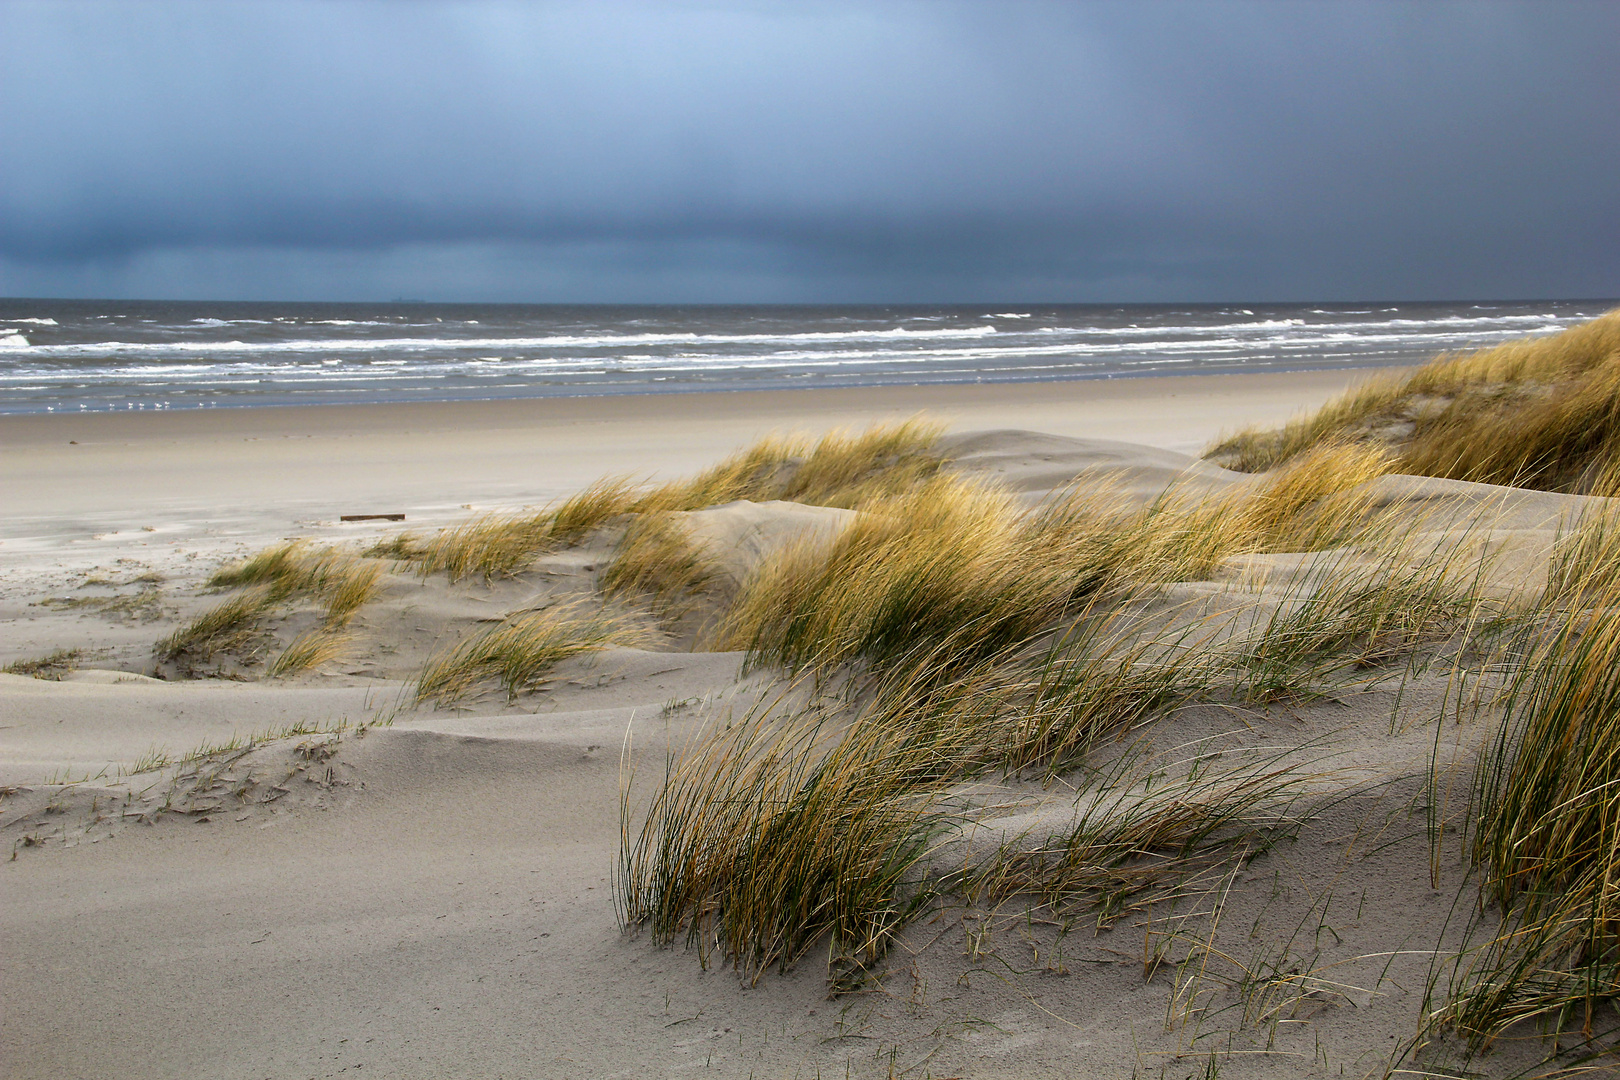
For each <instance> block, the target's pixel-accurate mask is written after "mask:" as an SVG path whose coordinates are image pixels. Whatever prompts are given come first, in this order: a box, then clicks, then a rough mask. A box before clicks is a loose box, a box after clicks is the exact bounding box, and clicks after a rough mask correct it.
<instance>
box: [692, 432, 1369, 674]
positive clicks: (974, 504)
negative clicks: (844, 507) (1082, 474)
mask: <svg viewBox="0 0 1620 1080" xmlns="http://www.w3.org/2000/svg"><path fill="white" fill-rule="evenodd" d="M1387 467H1388V459H1387V456H1386V455H1384V454H1382V453H1381V452H1379V451H1377V450H1364V449H1361V448H1357V447H1340V446H1332V447H1325V448H1322V449H1320V450H1318V451H1317V452H1315V453H1313V454H1309V455H1306V456H1304V457H1302V458H1301V459H1300V460H1299V461H1298V462H1296V463H1294V464H1293V465H1292V466H1291V467H1289V468H1287V469H1284V470H1282V471H1280V472H1279V473H1278V474H1276V475H1275V476H1271V477H1268V478H1266V479H1265V481H1264V482H1262V483H1260V484H1258V485H1256V486H1254V487H1252V488H1249V487H1246V488H1243V489H1241V490H1237V491H1234V492H1232V493H1231V494H1228V495H1224V496H1219V497H1215V498H1213V499H1211V500H1209V501H1206V502H1203V503H1193V502H1190V501H1186V500H1183V499H1182V498H1180V497H1178V496H1176V495H1174V494H1171V495H1167V496H1165V497H1164V498H1161V499H1160V500H1158V501H1156V502H1155V503H1154V504H1152V505H1150V506H1148V507H1147V508H1145V509H1132V508H1129V507H1126V506H1122V505H1121V503H1120V502H1119V500H1118V499H1116V498H1115V497H1114V496H1113V495H1112V493H1111V492H1109V491H1108V490H1107V489H1106V488H1100V489H1099V488H1080V489H1076V490H1074V491H1071V492H1070V493H1069V494H1068V495H1067V496H1066V497H1065V498H1063V499H1061V500H1058V501H1056V502H1054V503H1053V504H1052V505H1051V506H1049V507H1046V508H1045V509H1044V510H1043V511H1042V512H1041V513H1038V514H1036V515H1034V516H1031V515H1029V514H1027V513H1025V512H1024V511H1023V510H1022V508H1020V507H1019V506H1018V505H1017V504H1016V503H1015V502H1014V501H1013V500H1012V499H1011V497H1010V496H1009V495H1007V494H1006V493H1004V492H1002V491H999V490H997V489H994V488H989V487H984V486H979V485H974V484H970V483H967V482H964V481H962V480H960V479H956V478H953V477H939V478H937V479H935V480H932V481H930V482H928V483H927V484H924V485H923V486H921V487H919V488H916V489H914V490H913V491H911V492H910V493H908V494H906V495H903V496H900V497H897V498H895V499H892V500H887V501H882V502H876V503H871V504H868V505H867V507H866V509H865V512H863V513H862V514H861V516H860V517H859V518H858V519H857V520H856V521H855V522H854V523H853V524H852V525H850V526H849V527H848V528H846V529H844V530H843V531H841V532H840V533H839V534H838V535H837V536H835V537H833V538H832V539H830V540H818V541H810V542H805V543H800V544H797V545H790V546H789V547H787V548H785V549H784V550H782V551H781V552H779V553H778V554H777V555H775V556H774V557H773V558H771V559H769V560H767V561H766V562H765V563H764V564H762V566H761V567H760V568H759V569H758V570H757V571H756V572H755V573H754V574H753V575H752V576H751V577H750V579H749V580H748V581H747V582H745V583H744V585H743V588H742V590H741V593H740V595H739V597H738V599H737V601H736V603H735V605H734V606H733V608H732V609H731V611H730V613H729V614H728V616H727V618H726V620H725V622H724V624H723V625H722V627H721V629H720V631H719V635H718V640H719V643H720V645H721V647H724V648H734V649H747V650H748V651H749V652H750V654H751V655H752V657H753V660H754V662H755V663H762V662H763V663H776V664H781V665H783V666H785V667H787V668H789V669H799V668H815V669H818V670H822V671H827V670H831V669H834V668H837V667H839V666H841V665H845V664H849V663H851V662H854V661H857V660H859V661H861V662H864V663H866V664H868V665H872V666H875V667H880V668H881V667H886V666H892V665H895V664H897V663H901V662H903V661H904V659H905V658H906V657H908V656H912V655H915V654H918V653H928V654H931V655H933V656H934V657H935V658H936V659H937V660H939V661H940V662H941V663H942V664H944V665H945V666H949V667H953V668H960V667H961V666H963V665H971V664H973V663H976V662H978V661H981V660H984V659H986V658H988V657H990V656H993V655H995V654H997V653H999V652H1001V651H1004V650H1006V649H1009V648H1014V647H1016V646H1018V645H1020V644H1022V643H1026V642H1028V641H1029V640H1030V639H1031V638H1032V637H1033V636H1034V635H1036V634H1038V633H1039V632H1041V631H1042V630H1044V629H1046V628H1049V627H1051V626H1053V625H1054V624H1055V623H1056V622H1057V621H1058V620H1059V619H1060V618H1061V617H1063V616H1064V614H1065V613H1066V612H1071V611H1073V610H1075V608H1076V605H1078V604H1081V603H1082V602H1084V601H1086V600H1087V598H1089V597H1092V596H1094V595H1097V594H1099V593H1101V592H1103V591H1104V590H1106V589H1109V588H1110V587H1119V586H1125V585H1129V584H1135V583H1141V582H1144V581H1147V582H1152V581H1177V580H1197V579H1200V578H1204V577H1207V576H1208V575H1209V573H1210V572H1211V571H1212V570H1213V569H1214V567H1215V566H1216V565H1217V564H1218V563H1219V562H1220V560H1221V559H1223V558H1226V557H1229V556H1231V555H1234V554H1238V553H1243V552H1256V551H1271V550H1296V551H1297V550H1311V549H1313V548H1321V547H1325V546H1329V545H1332V544H1336V543H1340V542H1343V541H1344V540H1345V539H1346V538H1347V537H1348V536H1350V535H1352V534H1353V533H1354V532H1355V530H1356V529H1357V527H1358V526H1359V523H1360V522H1361V521H1362V520H1363V519H1364V518H1365V517H1366V514H1367V509H1368V505H1369V504H1368V497H1367V496H1366V495H1365V494H1364V491H1365V487H1364V485H1365V482H1366V481H1367V480H1368V479H1371V478H1373V477H1376V476H1378V475H1381V474H1382V472H1383V471H1385V470H1386V469H1387ZM945 641H950V642H952V643H953V645H954V646H955V650H956V655H955V656H954V657H953V658H951V659H949V660H947V659H946V658H945V657H943V656H942V655H941V654H939V653H938V651H937V647H938V646H939V644H940V643H942V642H945Z"/></svg>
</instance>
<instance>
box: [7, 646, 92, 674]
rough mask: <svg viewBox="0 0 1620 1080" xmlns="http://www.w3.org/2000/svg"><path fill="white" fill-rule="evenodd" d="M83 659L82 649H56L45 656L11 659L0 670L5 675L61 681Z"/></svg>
mask: <svg viewBox="0 0 1620 1080" xmlns="http://www.w3.org/2000/svg"><path fill="white" fill-rule="evenodd" d="M83 659H84V650H83V649H57V650H56V651H55V652H52V653H50V654H48V655H46V656H41V657H37V658H35V659H33V660H13V661H12V662H11V663H9V664H7V665H6V666H5V667H3V668H0V671H3V672H5V673H6V674H7V675H27V676H28V677H29V678H32V679H43V680H44V681H46V682H61V681H62V679H63V678H64V677H66V676H67V675H68V674H69V673H70V672H72V671H74V670H75V669H77V668H78V666H79V661H80V660H83Z"/></svg>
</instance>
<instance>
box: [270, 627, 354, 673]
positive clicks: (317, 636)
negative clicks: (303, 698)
mask: <svg viewBox="0 0 1620 1080" xmlns="http://www.w3.org/2000/svg"><path fill="white" fill-rule="evenodd" d="M352 641H353V639H352V637H351V635H349V634H347V633H345V632H343V631H342V630H333V629H330V628H328V627H319V628H317V629H314V630H310V631H308V632H307V633H304V634H300V635H299V636H298V637H296V638H294V639H293V640H292V641H291V642H290V643H289V644H288V645H287V647H286V648H285V649H283V650H282V651H281V653H280V655H278V656H277V657H276V658H275V659H274V660H272V661H271V662H270V666H269V667H268V668H267V669H266V671H265V674H267V675H269V676H270V677H271V678H273V679H274V678H279V677H280V676H283V675H293V674H296V673H298V672H300V671H309V670H312V669H314V668H318V667H320V666H321V665H322V664H329V663H331V662H333V661H334V660H338V659H340V658H341V657H342V656H343V655H344V653H345V652H347V651H348V648H349V646H350V644H352Z"/></svg>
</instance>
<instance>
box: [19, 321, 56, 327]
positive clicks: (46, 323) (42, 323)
mask: <svg viewBox="0 0 1620 1080" xmlns="http://www.w3.org/2000/svg"><path fill="white" fill-rule="evenodd" d="M11 321H12V322H16V323H32V324H33V325H35V326H56V325H57V322H56V320H55V319H12V320H11Z"/></svg>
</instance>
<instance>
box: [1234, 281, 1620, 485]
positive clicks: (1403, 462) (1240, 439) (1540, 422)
mask: <svg viewBox="0 0 1620 1080" xmlns="http://www.w3.org/2000/svg"><path fill="white" fill-rule="evenodd" d="M1344 440H1353V441H1363V442H1375V443H1383V444H1386V445H1388V446H1390V447H1391V448H1392V449H1393V450H1394V451H1395V453H1396V454H1397V456H1398V462H1397V465H1396V467H1397V469H1398V471H1400V472H1403V473H1410V474H1416V475H1423V476H1443V477H1448V478H1451V479H1455V480H1474V481H1480V482H1484V483H1492V484H1509V485H1516V486H1521V487H1533V488H1542V489H1546V490H1551V491H1585V490H1590V488H1591V487H1592V485H1593V483H1594V481H1595V478H1596V477H1597V476H1598V475H1599V474H1601V473H1603V472H1605V471H1606V469H1607V468H1608V467H1609V466H1610V465H1611V463H1613V462H1614V461H1616V460H1620V311H1611V312H1609V313H1607V314H1605V315H1602V316H1600V317H1599V318H1596V319H1593V320H1591V321H1590V322H1587V323H1583V324H1581V325H1579V326H1574V327H1570V328H1569V329H1567V330H1564V331H1562V332H1560V333H1557V334H1552V335H1549V336H1546V337H1537V338H1527V339H1523V340H1519V341H1510V342H1507V343H1505V344H1502V345H1497V346H1495V347H1493V348H1489V349H1482V350H1479V351H1477V352H1473V353H1466V354H1461V355H1455V354H1453V355H1443V356H1440V357H1438V358H1436V359H1435V360H1433V361H1431V362H1429V363H1428V364H1425V365H1424V366H1423V367H1421V368H1419V369H1418V370H1417V371H1415V372H1413V373H1411V374H1410V375H1408V376H1406V377H1404V378H1402V377H1392V376H1379V377H1375V378H1373V379H1371V380H1368V381H1367V382H1366V383H1364V384H1362V385H1361V386H1359V387H1357V388H1355V389H1353V390H1350V391H1349V392H1347V393H1346V394H1344V395H1342V396H1340V397H1339V398H1337V399H1335V400H1333V401H1331V402H1329V403H1328V404H1327V405H1325V406H1323V407H1322V408H1321V409H1319V410H1317V411H1316V412H1315V413H1313V414H1311V415H1310V416H1306V417H1303V418H1301V419H1298V420H1295V421H1292V422H1291V423H1289V424H1287V425H1285V426H1284V427H1282V428H1280V429H1276V430H1272V431H1263V430H1249V431H1244V432H1240V433H1239V434H1237V435H1234V436H1232V437H1231V438H1228V439H1226V440H1224V441H1223V442H1221V443H1219V444H1218V445H1216V446H1215V447H1213V448H1212V449H1211V451H1210V454H1209V456H1210V457H1211V458H1213V459H1215V460H1217V461H1219V462H1221V463H1222V464H1224V465H1227V466H1228V467H1229V468H1234V469H1239V470H1241V471H1244V472H1260V471H1263V470H1266V469H1271V468H1274V467H1276V466H1277V465H1279V464H1282V463H1283V462H1286V461H1290V460H1292V459H1293V458H1295V457H1297V456H1298V455H1300V454H1302V453H1304V452H1306V451H1307V450H1309V449H1310V448H1312V447H1315V446H1318V445H1320V444H1322V443H1323V442H1327V441H1344Z"/></svg>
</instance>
